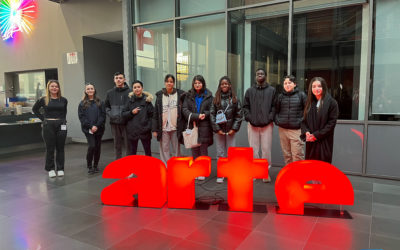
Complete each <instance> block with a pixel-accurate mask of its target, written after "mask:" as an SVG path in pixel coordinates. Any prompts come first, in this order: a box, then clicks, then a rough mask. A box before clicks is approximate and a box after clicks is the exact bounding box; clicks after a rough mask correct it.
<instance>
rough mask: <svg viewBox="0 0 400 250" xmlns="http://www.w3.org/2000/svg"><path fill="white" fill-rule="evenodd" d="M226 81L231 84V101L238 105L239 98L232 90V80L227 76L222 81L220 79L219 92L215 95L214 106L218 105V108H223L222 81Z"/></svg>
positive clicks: (229, 92)
mask: <svg viewBox="0 0 400 250" xmlns="http://www.w3.org/2000/svg"><path fill="white" fill-rule="evenodd" d="M223 80H225V81H227V82H228V83H229V91H228V94H229V101H231V100H232V102H233V103H237V97H236V94H235V91H234V90H233V89H232V83H231V79H229V77H227V76H223V77H221V79H219V84H218V89H217V92H216V93H215V98H214V101H213V103H214V105H216V106H217V107H220V106H221V95H222V90H221V83H222V81H223Z"/></svg>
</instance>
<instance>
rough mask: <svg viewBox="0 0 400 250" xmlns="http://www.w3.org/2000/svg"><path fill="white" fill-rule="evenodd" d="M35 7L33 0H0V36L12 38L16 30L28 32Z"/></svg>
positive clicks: (33, 17)
mask: <svg viewBox="0 0 400 250" xmlns="http://www.w3.org/2000/svg"><path fill="white" fill-rule="evenodd" d="M36 9H37V5H36V3H35V0H0V34H1V38H2V39H3V40H7V39H10V38H13V37H14V34H15V33H16V32H23V33H27V34H28V33H30V32H31V31H32V29H33V24H32V21H33V19H35V17H36Z"/></svg>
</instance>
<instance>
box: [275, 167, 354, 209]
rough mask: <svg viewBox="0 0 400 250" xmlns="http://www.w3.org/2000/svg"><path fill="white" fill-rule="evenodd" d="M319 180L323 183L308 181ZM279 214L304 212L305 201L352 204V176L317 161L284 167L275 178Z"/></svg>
mask: <svg viewBox="0 0 400 250" xmlns="http://www.w3.org/2000/svg"><path fill="white" fill-rule="evenodd" d="M309 181H318V182H320V184H307V182H309ZM275 194H276V198H277V200H278V204H279V211H278V212H279V213H282V214H300V215H303V214H304V203H321V204H338V205H339V204H340V205H353V203H354V191H353V186H352V185H351V183H350V181H349V179H348V178H347V176H346V175H345V174H343V173H342V172H341V171H340V170H339V169H337V168H336V167H335V166H333V165H331V164H329V163H327V162H323V161H315V160H306V161H297V162H293V163H290V164H288V165H287V166H286V167H284V168H283V169H282V170H281V172H280V173H279V175H278V177H277V178H276V183H275Z"/></svg>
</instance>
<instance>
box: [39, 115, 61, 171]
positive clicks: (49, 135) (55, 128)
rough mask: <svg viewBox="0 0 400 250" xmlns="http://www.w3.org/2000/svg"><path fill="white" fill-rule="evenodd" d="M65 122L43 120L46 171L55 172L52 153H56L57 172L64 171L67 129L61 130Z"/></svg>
mask: <svg viewBox="0 0 400 250" xmlns="http://www.w3.org/2000/svg"><path fill="white" fill-rule="evenodd" d="M65 124H66V122H65V120H44V121H43V124H42V126H43V129H42V136H43V140H44V142H45V144H46V165H45V169H46V170H47V171H50V170H55V164H54V151H56V164H57V171H60V170H64V162H65V153H64V145H65V139H66V138H67V129H66V128H65V130H61V125H65Z"/></svg>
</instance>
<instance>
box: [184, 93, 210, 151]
mask: <svg viewBox="0 0 400 250" xmlns="http://www.w3.org/2000/svg"><path fill="white" fill-rule="evenodd" d="M203 95H204V99H203V101H202V102H201V106H200V113H197V105H196V100H195V96H196V93H195V92H194V91H192V90H189V91H188V94H187V95H186V97H185V101H184V102H183V107H182V113H183V116H184V117H185V127H184V129H186V126H187V122H188V119H189V115H190V113H192V116H191V117H190V124H189V128H193V121H195V122H196V125H197V127H198V128H199V138H198V140H197V141H198V143H200V144H208V145H209V146H210V145H212V144H213V142H214V141H213V131H212V127H211V121H210V108H211V105H212V101H213V96H212V93H211V91H210V90H209V89H206V91H205V93H203ZM200 114H205V115H206V118H205V119H204V120H200V119H199V115H200Z"/></svg>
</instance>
